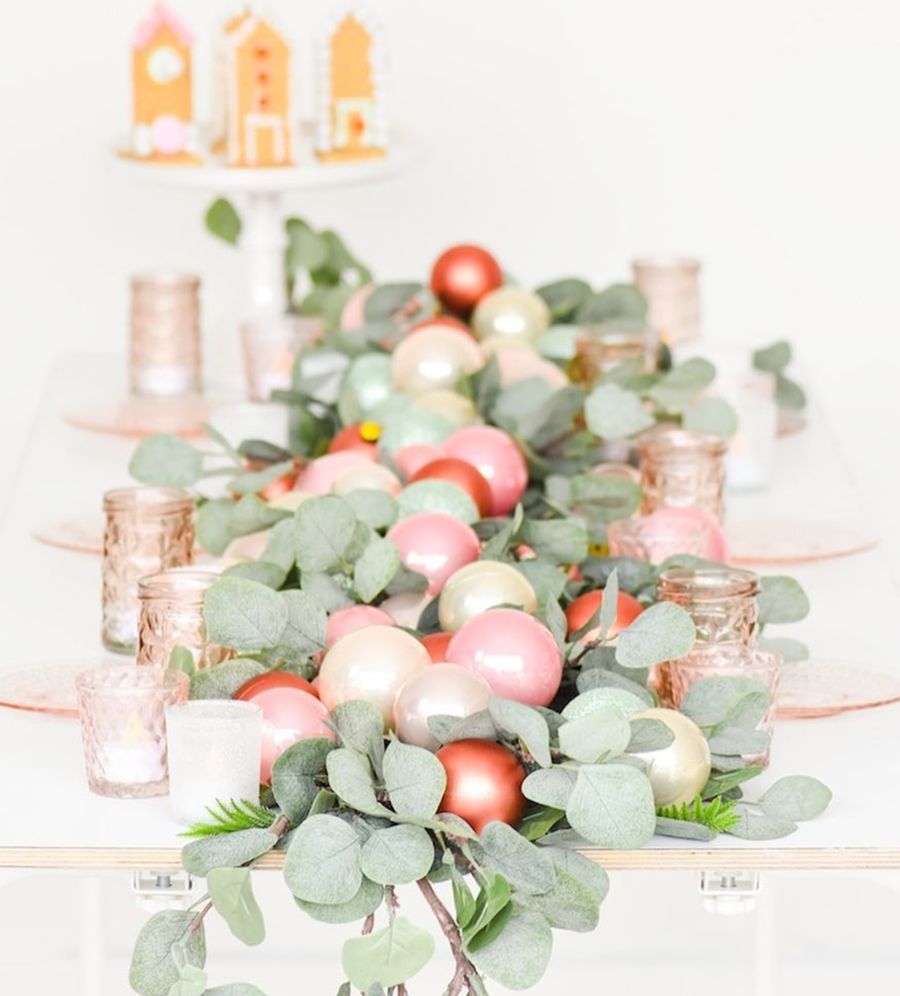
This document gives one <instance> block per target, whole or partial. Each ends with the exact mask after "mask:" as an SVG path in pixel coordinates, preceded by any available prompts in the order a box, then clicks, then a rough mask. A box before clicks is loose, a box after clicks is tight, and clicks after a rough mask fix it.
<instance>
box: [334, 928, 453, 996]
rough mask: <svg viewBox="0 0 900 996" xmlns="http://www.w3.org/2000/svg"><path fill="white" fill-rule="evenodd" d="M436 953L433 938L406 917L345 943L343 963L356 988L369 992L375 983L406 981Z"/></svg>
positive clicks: (383, 985)
mask: <svg viewBox="0 0 900 996" xmlns="http://www.w3.org/2000/svg"><path fill="white" fill-rule="evenodd" d="M432 954H434V938H433V937H432V936H431V934H429V933H428V932H427V931H426V930H422V928H421V927H417V926H415V924H413V923H411V922H410V921H409V920H408V919H407V918H406V917H405V916H400V917H397V919H396V920H395V921H394V922H393V924H391V925H390V926H389V927H385V928H383V929H382V930H376V931H374V932H373V933H371V934H367V935H365V936H363V937H351V938H350V939H349V940H347V941H345V942H344V949H343V951H342V953H341V966H342V967H343V969H344V974H345V975H346V976H347V978H348V979H349V980H350V982H351V983H352V984H353V986H355V987H356V988H357V989H361V990H362V991H363V992H366V993H367V992H368V991H369V989H370V987H371V986H373V985H375V984H376V983H377V984H379V985H381V986H382V987H384V988H385V989H388V988H390V987H391V986H397V985H399V984H400V983H401V982H407V981H408V980H409V979H411V978H412V977H413V976H414V975H416V973H417V972H420V971H421V970H422V969H423V968H424V967H425V966H426V965H427V964H428V962H429V961H430V959H431V956H432Z"/></svg>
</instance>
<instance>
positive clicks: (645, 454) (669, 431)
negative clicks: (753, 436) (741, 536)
mask: <svg viewBox="0 0 900 996" xmlns="http://www.w3.org/2000/svg"><path fill="white" fill-rule="evenodd" d="M727 448H728V444H727V443H726V441H725V440H724V439H721V438H720V437H719V436H713V435H711V434H708V433H703V432H690V431H688V430H686V429H678V428H675V427H673V426H669V425H660V426H657V427H656V428H654V429H650V430H649V431H648V432H645V433H644V434H643V435H642V436H640V437H639V439H638V453H639V454H640V474H641V489H642V491H643V495H644V496H643V500H642V502H641V512H642V513H644V514H648V513H650V512H655V511H656V510H657V509H658V508H700V509H703V511H704V512H709V514H710V515H711V516H712V517H713V518H714V519H715V520H716V521H717V522H721V521H722V519H723V518H724V515H725V503H724V499H723V496H722V493H723V491H724V488H725V463H724V459H723V458H724V456H725V451H726V450H727Z"/></svg>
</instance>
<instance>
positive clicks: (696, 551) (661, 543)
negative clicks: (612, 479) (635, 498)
mask: <svg viewBox="0 0 900 996" xmlns="http://www.w3.org/2000/svg"><path fill="white" fill-rule="evenodd" d="M606 532H607V536H608V537H609V552H610V555H611V556H613V557H633V558H634V559H635V560H645V561H647V563H649V564H661V563H662V562H663V561H664V560H665V559H666V558H667V557H673V556H675V554H678V553H688V554H691V555H692V556H695V557H703V556H705V555H706V551H707V549H708V546H709V527H708V526H707V525H705V524H704V523H702V522H684V523H681V522H679V523H677V524H676V523H671V524H669V525H667V526H665V527H661V526H660V525H659V523H657V522H655V521H654V520H653V516H652V515H641V516H635V517H633V518H631V519H618V520H617V521H616V522H610V523H609V525H608V526H607V527H606Z"/></svg>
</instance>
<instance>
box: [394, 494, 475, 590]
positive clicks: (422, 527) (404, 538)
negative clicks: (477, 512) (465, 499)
mask: <svg viewBox="0 0 900 996" xmlns="http://www.w3.org/2000/svg"><path fill="white" fill-rule="evenodd" d="M387 538H388V539H389V540H392V541H393V542H394V543H395V544H396V546H397V549H398V550H399V551H400V557H401V559H402V560H403V563H404V564H406V566H407V567H409V568H410V570H413V571H418V572H419V573H420V574H424V575H425V577H427V578H428V592H427V593H428V594H429V595H437V594H438V593H439V592H440V590H441V588H443V587H444V584H445V583H446V581H447V579H448V578H449V577H450V575H451V574H454V573H455V572H456V571H458V570H459V569H460V567H465V565H466V564H471V563H472V561H474V560H477V559H478V555H479V554H480V553H481V543H479V541H478V537H477V536H476V535H475V531H474V530H473V529H472V528H471V527H470V526H467V525H466V524H465V523H464V522H461V521H460V520H459V519H457V518H455V517H454V516H452V515H445V514H444V513H443V512H420V513H419V514H417V515H410V516H409V517H408V518H406V519H401V521H400V522H398V523H397V524H396V525H395V526H392V527H391V529H390V531H389V532H388V534H387Z"/></svg>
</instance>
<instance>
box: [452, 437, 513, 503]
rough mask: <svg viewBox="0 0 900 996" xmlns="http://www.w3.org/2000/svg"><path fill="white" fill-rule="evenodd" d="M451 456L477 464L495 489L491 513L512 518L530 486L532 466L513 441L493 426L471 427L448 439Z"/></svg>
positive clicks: (483, 475)
mask: <svg viewBox="0 0 900 996" xmlns="http://www.w3.org/2000/svg"><path fill="white" fill-rule="evenodd" d="M442 449H443V451H444V453H445V454H446V455H447V456H450V457H456V458H457V459H459V460H465V461H467V462H468V463H471V464H473V465H474V466H475V467H476V468H477V469H478V470H479V471H480V472H481V476H482V477H484V479H485V480H486V481H487V482H488V485H489V487H490V489H491V514H492V515H509V513H510V512H511V511H512V510H513V509H514V508H515V507H516V504H517V503H518V502H519V501H521V499H522V495H524V494H525V488H526V487H527V486H528V465H527V464H526V463H525V457H524V456H523V455H522V451H521V450H520V449H519V447H518V446H517V445H516V444H515V442H514V441H513V439H512V438H511V437H510V436H508V435H507V434H506V433H505V432H502V431H501V430H500V429H495V428H493V426H489V425H470V426H469V427H468V428H465V429H459V430H458V431H457V432H454V433H453V435H452V436H450V437H449V438H448V439H445V440H444V443H443V446H442Z"/></svg>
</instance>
